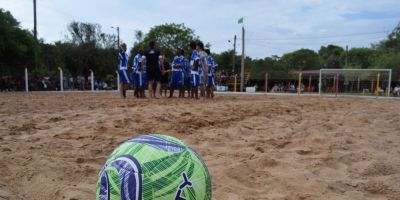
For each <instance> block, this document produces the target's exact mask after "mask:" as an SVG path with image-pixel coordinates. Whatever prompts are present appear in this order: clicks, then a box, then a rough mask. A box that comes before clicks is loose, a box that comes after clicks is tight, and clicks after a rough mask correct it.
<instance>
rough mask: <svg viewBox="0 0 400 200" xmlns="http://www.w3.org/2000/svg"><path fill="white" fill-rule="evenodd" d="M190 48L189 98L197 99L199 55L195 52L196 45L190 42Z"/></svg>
mask: <svg viewBox="0 0 400 200" xmlns="http://www.w3.org/2000/svg"><path fill="white" fill-rule="evenodd" d="M190 48H191V49H192V56H191V57H190V68H191V70H190V88H191V94H190V97H191V98H196V99H198V98H199V93H198V92H199V91H198V90H199V85H200V80H199V78H200V77H199V53H198V51H197V50H196V43H195V42H191V43H190Z"/></svg>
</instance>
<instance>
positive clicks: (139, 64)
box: [134, 53, 147, 98]
mask: <svg viewBox="0 0 400 200" xmlns="http://www.w3.org/2000/svg"><path fill="white" fill-rule="evenodd" d="M134 74H135V78H134V80H135V86H136V88H135V95H136V97H138V98H146V95H145V93H144V90H145V88H146V87H147V77H146V57H145V56H142V55H141V54H140V53H139V54H137V55H136V56H135V59H134Z"/></svg>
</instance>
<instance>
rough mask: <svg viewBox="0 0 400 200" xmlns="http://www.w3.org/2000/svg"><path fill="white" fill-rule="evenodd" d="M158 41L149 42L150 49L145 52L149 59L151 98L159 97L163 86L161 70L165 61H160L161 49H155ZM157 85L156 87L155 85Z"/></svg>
mask: <svg viewBox="0 0 400 200" xmlns="http://www.w3.org/2000/svg"><path fill="white" fill-rule="evenodd" d="M155 45H156V43H155V42H154V41H151V42H150V43H149V46H150V49H149V50H148V51H147V52H146V53H145V56H146V61H147V80H148V86H149V93H150V97H151V98H156V99H158V97H157V96H158V95H159V94H160V87H161V82H160V81H161V71H163V66H162V65H163V63H160V51H158V50H156V49H155ZM154 85H155V87H154Z"/></svg>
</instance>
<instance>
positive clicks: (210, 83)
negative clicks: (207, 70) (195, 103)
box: [207, 76, 215, 88]
mask: <svg viewBox="0 0 400 200" xmlns="http://www.w3.org/2000/svg"><path fill="white" fill-rule="evenodd" d="M207 87H208V88H213V87H215V81H214V76H208V83H207Z"/></svg>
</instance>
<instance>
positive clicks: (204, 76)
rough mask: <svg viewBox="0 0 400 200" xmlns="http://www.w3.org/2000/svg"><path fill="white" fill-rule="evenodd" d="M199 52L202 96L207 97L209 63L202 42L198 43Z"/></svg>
mask: <svg viewBox="0 0 400 200" xmlns="http://www.w3.org/2000/svg"><path fill="white" fill-rule="evenodd" d="M196 49H197V51H198V52H199V65H200V68H199V73H200V96H201V97H205V91H206V84H207V83H208V72H209V68H208V63H207V56H208V55H207V53H206V52H205V51H204V44H203V43H202V42H198V43H197V47H196Z"/></svg>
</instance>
